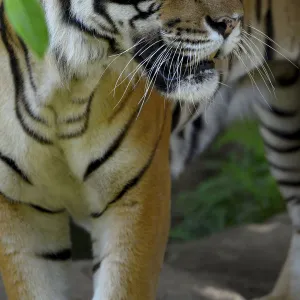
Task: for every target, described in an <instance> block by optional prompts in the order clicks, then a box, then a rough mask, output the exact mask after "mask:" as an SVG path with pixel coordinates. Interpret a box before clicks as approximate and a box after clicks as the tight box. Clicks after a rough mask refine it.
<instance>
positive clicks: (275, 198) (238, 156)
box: [171, 121, 285, 240]
mask: <svg viewBox="0 0 300 300" xmlns="http://www.w3.org/2000/svg"><path fill="white" fill-rule="evenodd" d="M229 143H230V144H232V143H234V144H235V145H236V146H235V147H233V148H235V150H233V151H230V153H229V154H227V155H224V156H225V157H220V159H219V160H217V161H216V160H214V161H208V162H206V164H208V166H209V168H211V169H214V170H215V171H217V175H216V176H212V177H209V178H208V179H206V180H204V181H203V182H200V183H199V186H198V188H196V190H194V191H191V192H188V193H183V194H181V195H180V196H179V197H178V198H177V200H176V201H175V206H176V210H178V211H180V212H181V213H182V221H181V222H180V223H179V224H178V225H176V226H175V227H174V228H173V230H172V231H171V237H172V238H176V239H183V240H189V239H194V238H199V237H203V236H206V235H209V234H211V233H214V232H218V231H221V230H223V229H225V228H227V227H230V226H236V225H240V224H246V223H251V222H262V221H265V220H266V219H268V218H269V217H271V216H273V215H274V214H276V213H279V212H281V211H283V210H284V208H285V207H284V201H283V200H282V198H281V195H280V193H279V190H278V188H277V185H276V182H275V180H274V179H273V177H272V176H271V174H270V172H269V167H268V163H267V161H266V159H265V156H264V155H265V154H264V145H263V142H262V139H261V137H260V134H259V131H258V126H257V124H256V123H255V122H254V121H244V122H239V123H236V124H234V125H233V126H232V127H231V128H230V129H229V130H228V131H226V133H225V134H224V135H223V136H221V137H220V138H219V139H218V140H217V142H216V143H215V144H214V146H213V148H214V150H217V151H219V152H220V151H222V147H224V145H227V144H229ZM222 156H223V155H222Z"/></svg>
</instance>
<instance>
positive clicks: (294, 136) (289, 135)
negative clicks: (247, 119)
mask: <svg viewBox="0 0 300 300" xmlns="http://www.w3.org/2000/svg"><path fill="white" fill-rule="evenodd" d="M260 125H261V126H262V127H263V128H265V129H266V130H268V131H270V132H271V133H273V134H274V135H275V136H277V137H279V138H282V139H286V140H296V141H297V140H299V139H300V129H295V130H294V131H291V132H287V131H283V130H279V129H275V128H272V127H270V126H268V125H266V124H264V123H263V122H262V121H260Z"/></svg>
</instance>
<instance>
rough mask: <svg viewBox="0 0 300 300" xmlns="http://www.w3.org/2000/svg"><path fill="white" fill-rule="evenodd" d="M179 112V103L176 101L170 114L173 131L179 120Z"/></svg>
mask: <svg viewBox="0 0 300 300" xmlns="http://www.w3.org/2000/svg"><path fill="white" fill-rule="evenodd" d="M180 112H181V108H180V104H179V103H178V102H177V103H176V106H175V109H174V111H173V114H172V131H174V130H175V129H176V127H177V126H178V123H179V120H180Z"/></svg>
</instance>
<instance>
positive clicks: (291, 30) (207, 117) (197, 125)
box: [171, 0, 300, 300]
mask: <svg viewBox="0 0 300 300" xmlns="http://www.w3.org/2000/svg"><path fill="white" fill-rule="evenodd" d="M243 2H244V8H245V12H244V13H245V15H244V21H245V22H244V31H243V33H242V41H241V45H242V46H241V47H240V48H239V55H238V56H239V58H234V60H233V61H232V62H231V64H230V66H231V70H229V78H228V80H227V84H228V86H222V87H221V88H220V90H219V91H218V92H217V94H216V96H215V98H214V100H213V101H212V103H211V105H210V106H208V108H207V109H206V110H205V112H204V113H203V114H201V115H200V116H199V117H197V116H196V117H195V118H194V120H193V121H192V122H190V123H188V124H187V126H185V127H184V128H182V127H181V126H180V124H182V122H185V118H184V117H183V115H182V114H179V113H178V112H179V110H178V109H177V110H176V107H175V109H174V116H175V117H176V120H177V122H176V124H175V130H174V132H173V134H172V136H171V167H172V176H173V178H177V177H178V175H179V174H180V173H181V172H182V171H183V170H184V169H185V167H186V165H188V164H189V163H190V161H191V160H192V159H193V157H194V156H196V155H197V154H200V153H202V152H203V151H204V150H207V149H208V146H209V145H210V144H211V143H212V142H213V141H214V140H215V138H216V137H217V136H218V135H219V134H220V133H221V132H222V131H223V130H226V128H227V127H228V126H229V125H230V124H231V123H232V122H233V121H235V120H237V119H245V118H256V119H257V120H258V122H259V125H260V132H261V136H262V138H263V141H264V144H265V149H266V158H267V160H268V162H269V165H270V169H271V173H272V175H273V176H274V178H275V179H276V180H277V182H278V186H279V188H280V191H281V193H282V196H283V198H284V199H285V200H286V201H287V206H288V211H289V215H290V218H291V221H292V225H293V231H294V234H293V238H292V243H291V248H290V251H289V255H288V258H287V261H286V263H285V266H284V268H283V270H282V272H281V276H280V277H279V280H278V282H277V284H276V285H275V288H274V289H273V291H272V292H271V294H270V295H269V296H267V297H265V298H263V299H267V300H283V299H292V300H295V299H296V300H298V299H300V234H299V233H300V102H299V97H300V71H299V66H300V35H299V32H300V18H299V15H300V3H299V1H296V0H286V1H281V0H262V1H254V0H245V1H243ZM255 66H260V68H259V69H258V70H256V71H254V72H251V73H249V74H247V72H249V71H250V70H252V69H253V68H254V67H255ZM274 90H275V91H274ZM174 119H175V118H173V121H174ZM182 119H183V121H182ZM178 124H179V125H178ZM173 125H174V122H173ZM176 126H177V127H176ZM262 251H263V249H262Z"/></svg>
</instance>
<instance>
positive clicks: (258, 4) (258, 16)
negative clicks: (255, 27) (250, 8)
mask: <svg viewBox="0 0 300 300" xmlns="http://www.w3.org/2000/svg"><path fill="white" fill-rule="evenodd" d="M255 11H256V20H257V21H258V22H260V19H261V0H256V8H255Z"/></svg>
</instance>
